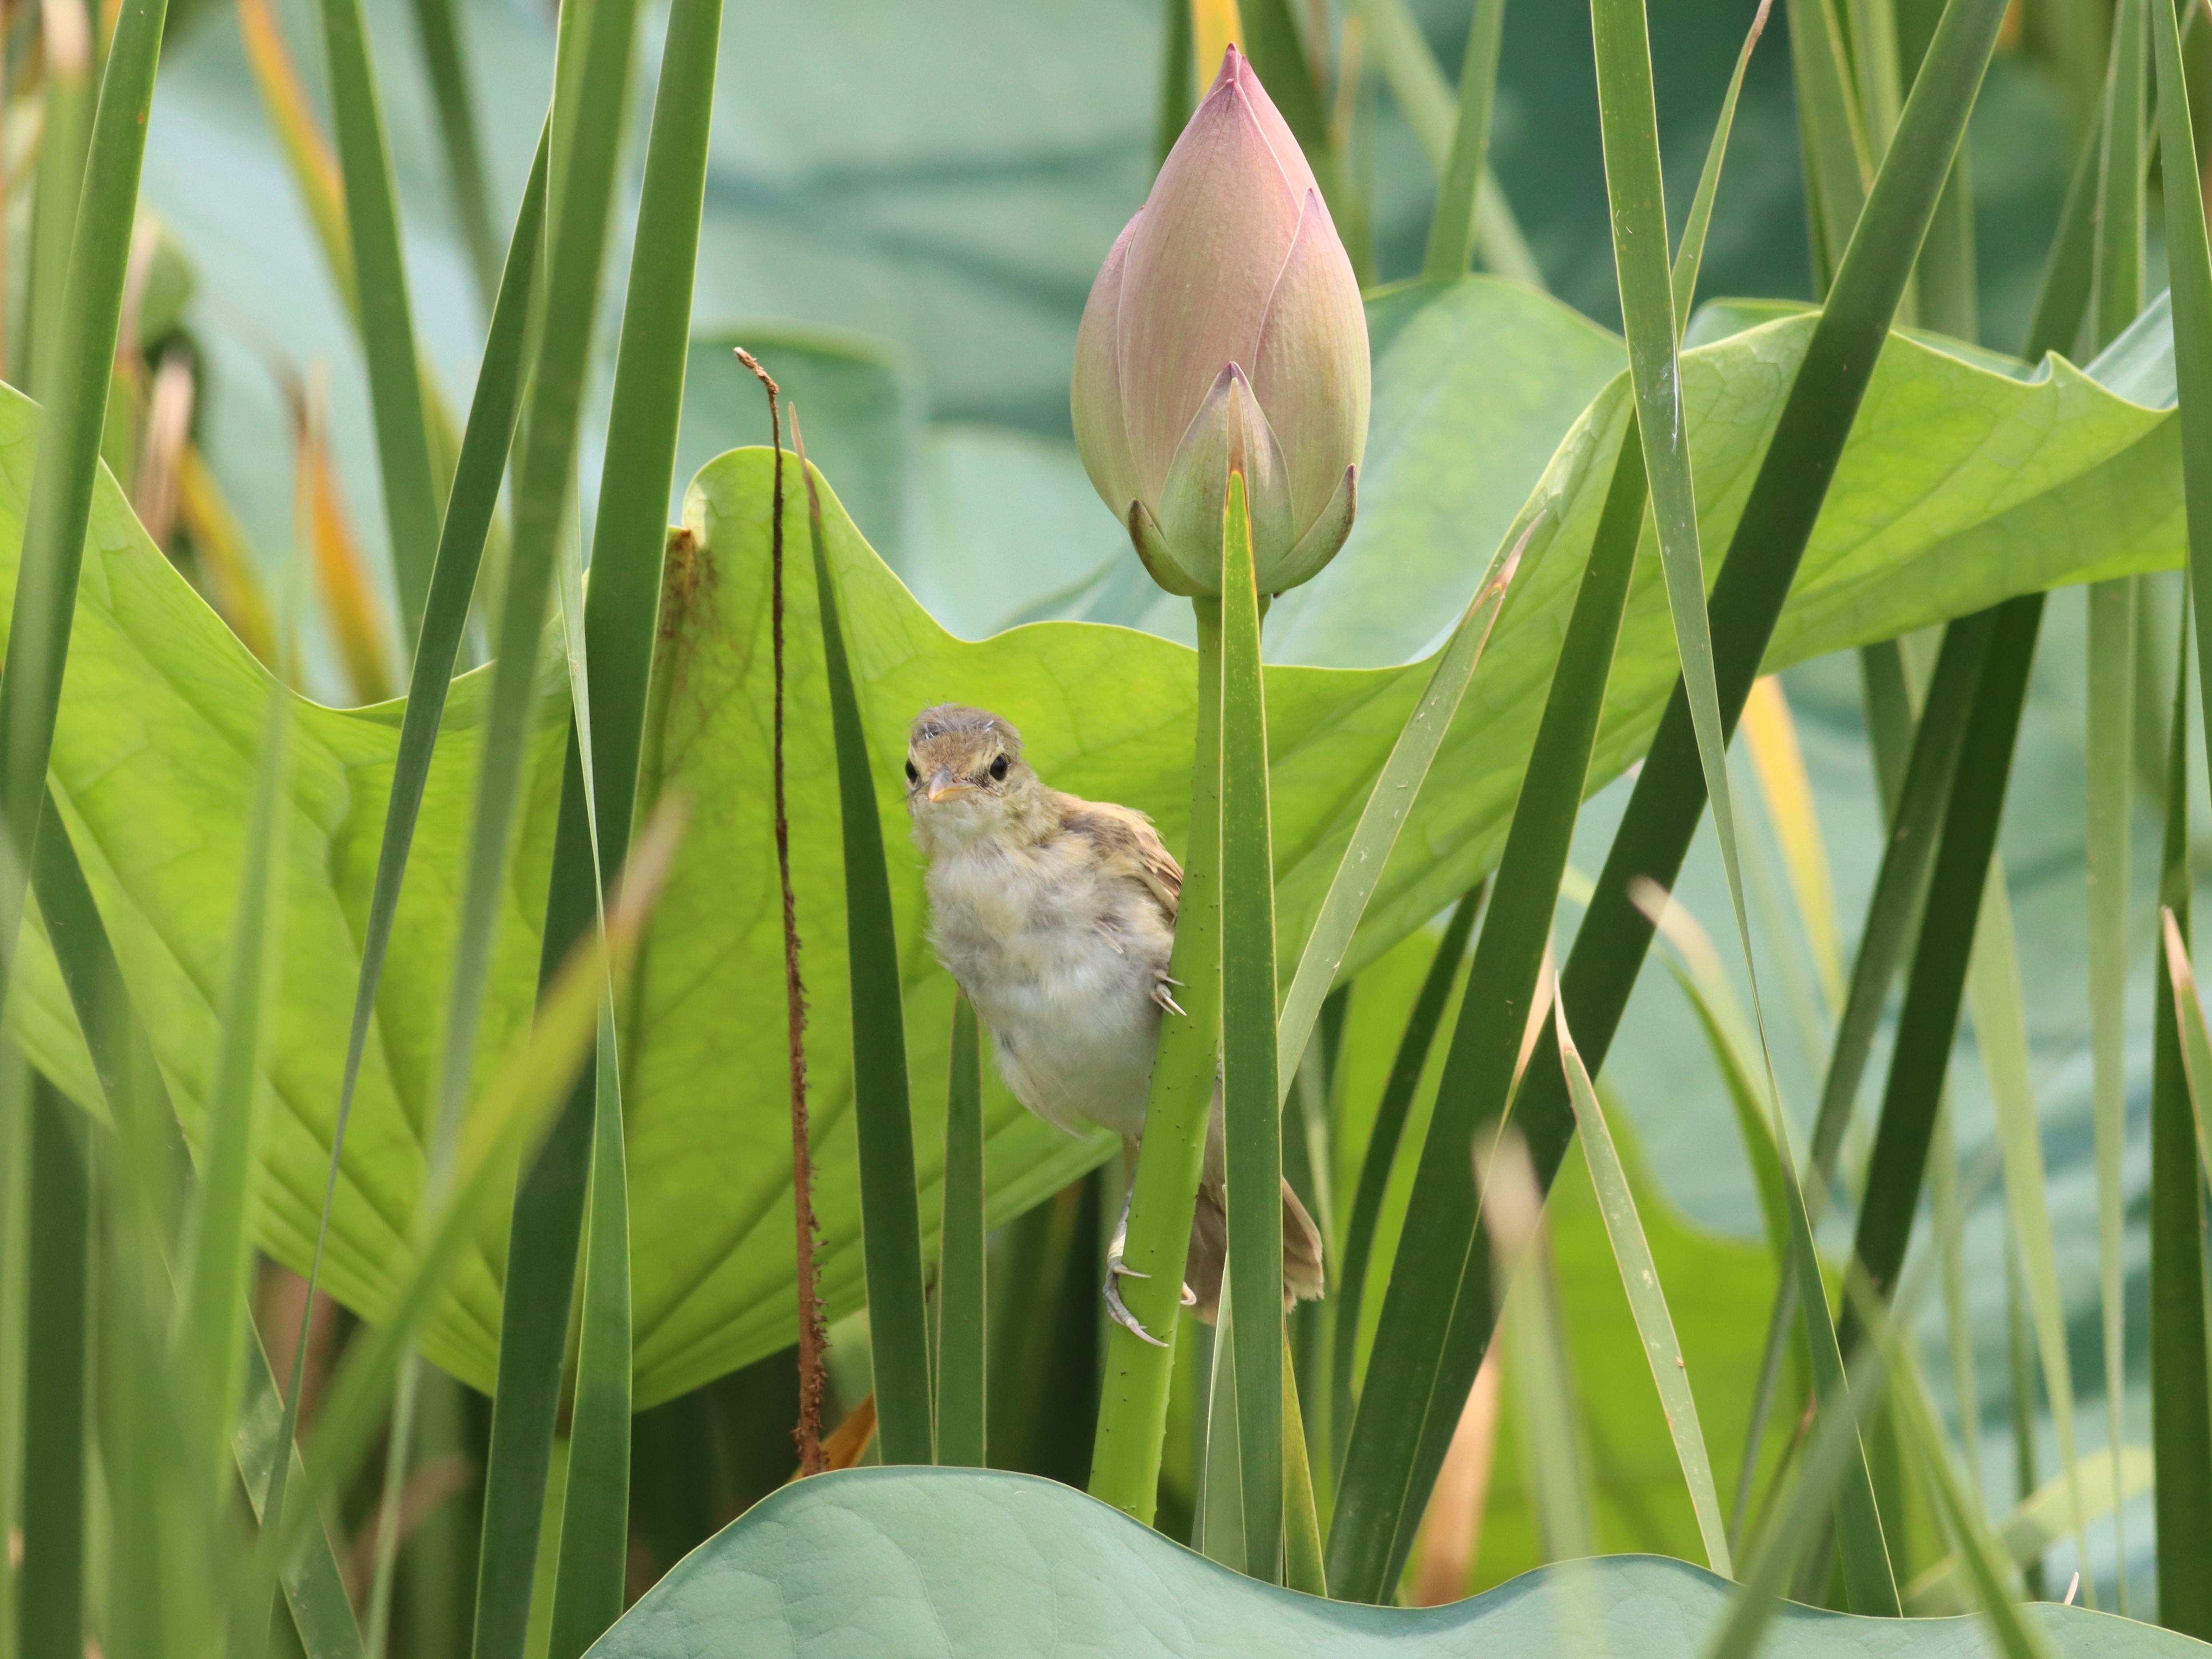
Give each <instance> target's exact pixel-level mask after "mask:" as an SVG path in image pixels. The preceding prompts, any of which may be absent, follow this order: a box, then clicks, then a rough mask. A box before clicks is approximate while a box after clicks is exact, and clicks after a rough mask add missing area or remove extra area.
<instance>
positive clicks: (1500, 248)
mask: <svg viewBox="0 0 2212 1659" xmlns="http://www.w3.org/2000/svg"><path fill="white" fill-rule="evenodd" d="M1359 16H1360V19H1361V21H1363V22H1364V24H1365V25H1366V31H1365V40H1366V43H1367V44H1366V49H1367V51H1368V52H1370V53H1372V54H1373V56H1374V59H1375V64H1376V68H1377V69H1378V70H1380V71H1381V73H1382V76H1383V80H1384V81H1386V82H1388V83H1389V88H1390V92H1391V95H1392V96H1393V97H1395V99H1396V100H1398V106H1399V108H1400V109H1401V110H1402V111H1403V112H1405V116H1406V122H1407V125H1409V126H1411V127H1412V128H1413V137H1414V138H1415V140H1416V141H1417V142H1418V143H1419V144H1420V146H1421V149H1422V150H1423V152H1424V153H1425V154H1426V155H1427V156H1428V158H1429V165H1430V166H1431V167H1433V168H1434V169H1435V170H1436V175H1437V179H1438V180H1439V182H1441V181H1442V180H1443V179H1444V178H1445V177H1446V176H1447V174H1448V173H1449V170H1450V166H1451V150H1452V145H1453V142H1454V138H1455V133H1456V131H1457V128H1458V125H1459V100H1458V99H1457V97H1456V96H1455V94H1454V93H1453V91H1452V88H1451V83H1450V82H1449V81H1447V80H1446V79H1445V78H1444V72H1443V69H1442V68H1441V67H1439V66H1438V64H1437V58H1436V54H1435V53H1434V52H1431V50H1430V49H1429V42H1428V38H1427V36H1425V34H1423V33H1421V26H1420V23H1419V20H1418V19H1416V18H1415V17H1414V15H1413V9H1412V8H1411V7H1410V6H1409V5H1407V0H1361V4H1360V8H1359ZM1480 180H1481V182H1480V188H1479V190H1478V191H1477V192H1476V195H1475V197H1474V251H1475V252H1476V254H1477V256H1478V257H1479V258H1480V259H1481V261H1482V263H1483V265H1484V266H1485V267H1486V269H1488V270H1491V271H1493V272H1495V273H1496V274H1497V275H1498V276H1507V277H1510V278H1511V279H1512V280H1513V281H1515V282H1516V283H1527V284H1528V286H1529V287H1531V288H1534V289H1541V288H1542V287H1543V286H1544V273H1543V271H1542V270H1541V269H1539V268H1538V266H1537V264H1536V258H1535V255H1534V254H1533V253H1532V252H1529V249H1528V238H1527V237H1526V236H1524V235H1523V234H1522V230H1521V226H1520V222H1519V221H1517V220H1516V219H1515V217H1514V216H1513V210H1512V207H1511V206H1510V204H1508V203H1507V201H1506V199H1505V194H1504V191H1503V190H1501V189H1500V188H1499V187H1498V177H1497V175H1496V174H1495V173H1492V171H1491V170H1490V169H1489V167H1487V166H1486V167H1484V168H1483V169H1482V172H1481V173H1480Z"/></svg>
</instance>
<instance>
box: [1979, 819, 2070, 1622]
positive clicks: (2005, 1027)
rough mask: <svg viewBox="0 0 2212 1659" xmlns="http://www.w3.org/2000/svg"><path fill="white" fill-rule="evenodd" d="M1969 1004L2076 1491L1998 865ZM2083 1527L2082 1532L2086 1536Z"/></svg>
mask: <svg viewBox="0 0 2212 1659" xmlns="http://www.w3.org/2000/svg"><path fill="white" fill-rule="evenodd" d="M1966 998H1967V1005H1968V1006H1969V1008H1970V1009H1971V1011H1972V1014H1973V1019H1974V1046H1975V1048H1976V1049H1977V1050H1978V1052H1979V1054H1980V1055H1981V1060H1982V1072H1983V1075H1984V1077H1985V1078H1987V1079H1988V1080H1989V1085H1990V1098H1991V1100H1992V1101H1993V1102H1994V1103H1995V1104H1996V1127H1997V1141H1998V1144H1999V1146H2001V1147H2002V1150H2003V1156H2004V1171H2005V1199H2006V1204H2007V1207H2008V1209H2009V1211H2010V1212H2011V1219H2012V1234H2013V1237H2014V1239H2015V1241H2016V1242H2017V1243H2018V1245H2019V1247H2020V1258H2021V1270H2022V1273H2023V1275H2024V1278H2025V1282H2026V1286H2027V1299H2028V1308H2029V1312H2030V1314H2031V1316H2032V1317H2033V1328H2034V1334H2035V1342H2036V1349H2037V1353H2038V1357H2039V1360H2040V1362H2041V1364H2042V1370H2043V1387H2044V1397H2045V1399H2046V1400H2047V1401H2049V1402H2050V1407H2051V1422H2052V1427H2053V1429H2054V1431H2056V1434H2057V1440H2058V1461H2059V1463H2060V1465H2061V1466H2062V1473H2063V1475H2064V1477H2065V1479H2066V1480H2069V1482H2072V1483H2074V1484H2075V1486H2076V1487H2077V1488H2078V1486H2079V1482H2080V1478H2081V1476H2080V1466H2081V1452H2080V1449H2079V1447H2078V1446H2077V1445H2076V1444H2075V1421H2074V1373H2073V1367H2072V1364H2071V1361H2070V1360H2069V1357H2068V1351H2067V1329H2066V1310H2065V1304H2064V1301H2063V1294H2062V1291H2061V1290H2060V1286H2059V1279H2058V1253H2057V1246H2056V1245H2055V1244H2054V1243H2053V1242H2052V1238H2051V1198H2050V1190H2049V1182H2048V1181H2047V1179H2046V1177H2045V1170H2044V1161H2043V1139H2042V1131H2041V1127H2040V1124H2039V1117H2038V1114H2037V1111H2036V1103H2035V1087H2034V1084H2033V1079H2031V1076H2030V1073H2029V1057H2028V1038H2027V1008H2026V1006H2025V1005H2026V1000H2027V998H2026V993H2025V992H2024V990H2023V989H2022V988H2021V974H2020V955H2019V948H2018V945H2016V943H2015V938H2014V933H2013V925H2012V902H2011V899H2010V897H2009V896H2008V895H2007V893H2006V891H2005V878H2004V862H2003V860H2002V859H2001V858H1997V857H1996V856H1994V855H1992V857H1991V859H1990V869H1989V875H1988V878H1987V883H1986V891H1985V892H1984V895H1983V898H1982V913H1981V917H1980V920H1979V921H1978V923H1977V924H1976V927H1975V930H1974V945H1973V955H1972V959H1971V961H1970V962H1969V963H1968V966H1967V969H1966ZM2074 1507H2075V1510H2076V1512H2077V1513H2079V1512H2080V1511H2081V1507H2082V1506H2081V1501H2080V1493H2079V1492H2078V1490H2077V1491H2076V1492H2075V1505H2074ZM2082 1525H2083V1527H2084V1528H2086V1527H2087V1522H2083V1523H2082ZM2075 1546H2076V1548H2077V1550H2078V1552H2079V1553H2080V1556H2081V1559H2083V1560H2087V1559H2088V1555H2089V1551H2088V1539H2087V1534H2086V1531H2084V1532H2083V1533H2081V1534H2077V1535H2076V1537H2075ZM2096 1604H2097V1601H2096V1589H2095V1587H2094V1586H2093V1585H2092V1586H2090V1587H2089V1591H2088V1595H2087V1600H2086V1602H2085V1605H2087V1606H2089V1607H2094V1606H2096Z"/></svg>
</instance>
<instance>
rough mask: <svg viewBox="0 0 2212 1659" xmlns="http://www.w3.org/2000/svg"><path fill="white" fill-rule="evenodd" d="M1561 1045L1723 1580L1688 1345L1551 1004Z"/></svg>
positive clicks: (1694, 1500) (1639, 1319)
mask: <svg viewBox="0 0 2212 1659" xmlns="http://www.w3.org/2000/svg"><path fill="white" fill-rule="evenodd" d="M1552 1012H1553V1023H1554V1024H1555V1026H1556V1027H1557V1035H1558V1037H1559V1063H1560V1064H1561V1065H1562V1066H1565V1068H1566V1074H1567V1092H1568V1094H1569V1096H1570V1097H1571V1098H1572V1100H1573V1101H1574V1107H1575V1127H1577V1129H1578V1130H1580V1131H1581V1133H1582V1143H1583V1157H1584V1158H1587V1159H1588V1160H1589V1172H1590V1185H1591V1186H1592V1187H1593V1188H1595V1189H1596V1192H1597V1202H1598V1211H1599V1213H1600V1214H1601V1215H1602V1216H1603V1217H1604V1218H1605V1235H1606V1237H1607V1241H1608V1242H1610V1243H1611V1244H1612V1245H1613V1261H1614V1262H1615V1263H1616V1264H1617V1265H1618V1266H1619V1267H1620V1286H1621V1289H1622V1290H1624V1291H1626V1292H1627V1294H1628V1305H1629V1308H1630V1310H1632V1312H1633V1313H1634V1314H1635V1316H1636V1328H1637V1332H1638V1334H1639V1335H1640V1336H1641V1337H1642V1338H1643V1339H1644V1358H1646V1359H1647V1360H1648V1361H1650V1366H1651V1381H1652V1383H1653V1384H1654V1385H1655V1386H1656V1388H1657V1389H1658V1391H1659V1402H1660V1404H1661V1405H1662V1407H1664V1408H1665V1410H1666V1413H1667V1427H1668V1431H1669V1433H1670V1434H1671V1435H1672V1436H1673V1438H1674V1457H1675V1461H1676V1462H1679V1463H1680V1464H1681V1466H1682V1480H1683V1484H1684V1485H1686V1486H1688V1487H1689V1489H1690V1507H1691V1508H1692V1510H1695V1511H1696V1514H1697V1517H1698V1533H1699V1537H1700V1538H1702V1539H1703V1541H1704V1542H1705V1565H1708V1566H1710V1567H1711V1569H1712V1570H1713V1571H1715V1572H1717V1573H1718V1574H1720V1575H1721V1577H1723V1578H1729V1577H1734V1576H1735V1566H1734V1565H1733V1564H1732V1562H1731V1561H1730V1559H1729V1542H1728V1529H1727V1528H1726V1527H1724V1526H1723V1524H1722V1522H1721V1504H1720V1496H1719V1494H1718V1493H1717V1492H1716V1491H1715V1490H1714V1488H1713V1465H1712V1459H1711V1456H1710V1455H1708V1453H1707V1452H1706V1449H1705V1431H1704V1430H1703V1429H1701V1428H1699V1426H1698V1402H1697V1398H1696V1396H1695V1395H1692V1393H1691V1391H1690V1376H1689V1370H1688V1368H1687V1365H1686V1362H1685V1361H1684V1360H1683V1358H1682V1344H1681V1341H1680V1339H1679V1338H1677V1337H1676V1336H1675V1334H1674V1316H1672V1315H1671V1314H1669V1313H1668V1310H1667V1292H1666V1291H1665V1289H1664V1287H1662V1285H1660V1283H1659V1270H1658V1268H1657V1267H1656V1266H1654V1265H1653V1263H1652V1260H1651V1246H1650V1242H1649V1241H1648V1240H1646V1239H1645V1237H1644V1224H1643V1222H1642V1221H1641V1220H1639V1219H1638V1218H1637V1214H1636V1199H1635V1196H1634V1194H1632V1193H1631V1192H1630V1191H1629V1189H1628V1173H1627V1171H1626V1170H1624V1169H1623V1168H1622V1167H1621V1163H1620V1152H1618V1151H1617V1150H1616V1149H1615V1148H1614V1146H1613V1132H1612V1131H1611V1130H1610V1129H1608V1128H1607V1127H1606V1122H1605V1110H1604V1108H1602V1107H1601V1106H1600V1105H1599V1104H1598V1098H1597V1091H1595V1089H1593V1088H1592V1087H1591V1086H1590V1080H1589V1073H1588V1072H1586V1071H1584V1070H1583V1060H1582V1056H1581V1055H1580V1054H1577V1053H1576V1052H1575V1045H1574V1040H1573V1038H1572V1036H1571V1035H1570V1034H1569V1030H1568V1020H1567V1011H1566V1005H1565V1002H1563V1001H1560V1000H1557V999H1554V1000H1553V1005H1552Z"/></svg>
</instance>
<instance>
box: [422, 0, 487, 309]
mask: <svg viewBox="0 0 2212 1659" xmlns="http://www.w3.org/2000/svg"><path fill="white" fill-rule="evenodd" d="M414 9H415V38H416V44H417V45H418V46H421V47H422V67H423V69H424V70H425V71H427V72H428V76H429V79H430V95H431V98H432V100H434V101H435V103H436V105H437V106H438V137H439V138H440V139H441V141H442V143H443V145H444V148H445V152H446V188H447V191H450V192H451V194H452V197H453V217H454V218H455V219H457V220H458V221H459V222H460V229H461V243H462V246H464V247H465V248H466V249H467V250H468V255H469V268H470V270H471V273H472V274H473V275H474V276H475V277H476V279H477V289H478V291H479V292H480V293H481V294H482V295H483V303H484V309H485V310H486V311H487V312H489V311H492V310H494V309H495V308H496V306H497V303H498V296H499V289H500V280H501V276H500V273H501V264H502V261H501V256H500V248H499V235H498V233H497V231H496V230H495V228H493V221H492V210H491V192H490V190H489V186H488V185H486V184H485V182H484V161H483V142H482V141H481V140H480V139H479V138H478V137H477V108H476V97H475V94H473V93H472V92H471V90H470V88H469V54H468V48H467V45H466V41H465V38H464V37H465V24H464V22H463V21H462V14H461V12H460V10H459V8H457V7H456V6H455V5H454V3H453V0H415V8H414Z"/></svg>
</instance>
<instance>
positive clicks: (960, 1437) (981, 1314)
mask: <svg viewBox="0 0 2212 1659" xmlns="http://www.w3.org/2000/svg"><path fill="white" fill-rule="evenodd" d="M938 1237H939V1240H940V1241H941V1243H940V1244H939V1267H938V1273H937V1461H938V1462H940V1463H950V1464H957V1465H958V1466H960V1467H963V1468H978V1469H980V1468H982V1467H983V1453H984V1424H985V1423H986V1421H987V1419H988V1416H989V1413H988V1411H987V1401H986V1398H985V1389H986V1386H987V1383H986V1374H985V1358H986V1348H987V1335H988V1332H989V1328H990V1327H989V1321H988V1319H987V1316H986V1311H985V1304H984V1297H985V1292H986V1288H987V1287H986V1285H985V1279H984V1272H983V1060H982V1049H981V1043H980V1042H979V1041H978V1039H977V1036H976V1030H975V1007H974V1006H973V1005H972V1004H970V1003H969V1000H968V999H967V998H966V997H964V996H963V997H958V998H957V999H956V1000H955V1001H954V1003H953V1005H952V1074H951V1081H950V1085H949V1086H948V1087H947V1089H946V1091H945V1225H944V1226H943V1227H942V1228H941V1229H939V1233H938Z"/></svg>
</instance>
